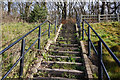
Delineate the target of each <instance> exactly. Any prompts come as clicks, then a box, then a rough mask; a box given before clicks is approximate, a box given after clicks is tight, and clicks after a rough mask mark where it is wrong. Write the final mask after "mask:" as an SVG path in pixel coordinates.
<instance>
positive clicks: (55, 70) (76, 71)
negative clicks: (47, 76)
mask: <svg viewBox="0 0 120 80" xmlns="http://www.w3.org/2000/svg"><path fill="white" fill-rule="evenodd" d="M38 71H45V72H54V74H62V73H64V72H65V73H70V74H74V75H83V74H84V72H83V71H79V70H68V69H50V68H38Z"/></svg>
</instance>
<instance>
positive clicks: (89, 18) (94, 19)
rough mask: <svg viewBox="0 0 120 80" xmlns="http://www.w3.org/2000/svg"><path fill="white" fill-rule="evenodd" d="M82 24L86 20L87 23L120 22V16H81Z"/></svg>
mask: <svg viewBox="0 0 120 80" xmlns="http://www.w3.org/2000/svg"><path fill="white" fill-rule="evenodd" d="M80 18H81V22H82V21H83V20H84V19H85V20H86V21H87V22H93V23H95V22H103V21H120V14H103V15H100V14H98V15H82V14H81V15H80Z"/></svg>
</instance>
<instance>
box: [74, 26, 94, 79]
mask: <svg viewBox="0 0 120 80" xmlns="http://www.w3.org/2000/svg"><path fill="white" fill-rule="evenodd" d="M76 31H77V32H78V27H77V24H76ZM77 37H79V36H78V34H77ZM80 45H81V48H82V56H83V59H84V65H85V68H86V75H85V76H86V77H87V78H88V80H92V79H93V75H92V69H91V67H90V64H89V61H88V60H89V58H88V56H87V55H86V54H87V51H86V49H85V45H84V42H83V41H80Z"/></svg>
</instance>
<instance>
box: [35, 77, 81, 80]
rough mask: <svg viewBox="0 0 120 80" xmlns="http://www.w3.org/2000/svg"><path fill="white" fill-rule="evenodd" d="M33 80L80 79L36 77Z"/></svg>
mask: <svg viewBox="0 0 120 80" xmlns="http://www.w3.org/2000/svg"><path fill="white" fill-rule="evenodd" d="M33 79H37V80H41V79H42V80H43V79H45V80H79V79H70V78H64V77H34V78H33Z"/></svg>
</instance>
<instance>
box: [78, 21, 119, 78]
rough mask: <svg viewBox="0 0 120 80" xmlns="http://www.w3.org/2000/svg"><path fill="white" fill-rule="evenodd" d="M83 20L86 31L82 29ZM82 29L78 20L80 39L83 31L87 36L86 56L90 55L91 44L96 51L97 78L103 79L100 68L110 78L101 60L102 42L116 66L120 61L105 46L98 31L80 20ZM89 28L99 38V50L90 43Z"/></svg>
mask: <svg viewBox="0 0 120 80" xmlns="http://www.w3.org/2000/svg"><path fill="white" fill-rule="evenodd" d="M84 22H85V23H86V24H87V25H88V33H87V31H86V30H85V29H84ZM81 23H82V30H81V28H79V25H80V24H78V22H77V25H78V28H79V33H81V31H82V40H84V33H85V34H86V35H87V37H88V56H89V57H90V55H91V54H90V53H91V52H90V49H91V45H92V47H93V50H94V52H95V53H96V55H97V56H98V60H99V65H98V79H99V80H103V72H102V70H103V71H104V72H105V75H106V76H107V78H108V79H109V80H110V77H109V75H108V73H107V70H106V68H105V65H104V63H103V61H102V44H103V45H104V46H105V48H106V49H107V51H108V52H109V54H110V55H111V56H112V58H113V59H114V61H115V62H116V63H117V64H118V66H119V67H120V61H119V60H118V58H117V57H116V56H115V54H114V53H113V52H112V51H111V49H110V48H109V47H108V46H107V44H106V43H105V42H104V41H103V40H102V38H101V37H100V36H99V35H98V33H97V32H96V31H95V30H94V29H93V28H92V27H91V25H90V24H89V23H88V22H87V21H86V20H83V21H82V22H81ZM90 29H92V31H93V32H94V33H95V34H96V36H97V37H98V38H99V44H98V47H99V51H97V49H96V48H95V46H94V44H93V43H92V41H91V39H90ZM79 36H81V35H79Z"/></svg>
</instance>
